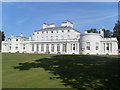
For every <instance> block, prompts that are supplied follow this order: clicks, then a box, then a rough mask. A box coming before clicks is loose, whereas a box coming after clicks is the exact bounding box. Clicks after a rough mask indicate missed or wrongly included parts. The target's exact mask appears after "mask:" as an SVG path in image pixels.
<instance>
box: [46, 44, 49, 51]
mask: <svg viewBox="0 0 120 90" xmlns="http://www.w3.org/2000/svg"><path fill="white" fill-rule="evenodd" d="M46 52H49V44H46Z"/></svg>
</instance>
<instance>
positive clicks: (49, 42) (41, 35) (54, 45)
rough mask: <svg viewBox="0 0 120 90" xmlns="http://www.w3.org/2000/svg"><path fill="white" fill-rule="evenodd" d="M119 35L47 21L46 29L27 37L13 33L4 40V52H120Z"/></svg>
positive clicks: (68, 22) (66, 23) (110, 53)
mask: <svg viewBox="0 0 120 90" xmlns="http://www.w3.org/2000/svg"><path fill="white" fill-rule="evenodd" d="M117 43H118V42H117V38H104V32H103V30H102V29H100V33H88V32H87V31H85V33H84V34H81V33H80V32H79V31H77V30H76V29H74V28H73V23H72V22H70V21H67V22H63V23H62V24H61V26H60V27H55V24H49V25H48V24H46V23H44V24H43V28H42V29H40V30H38V31H35V32H34V34H33V35H32V36H31V37H29V38H26V37H24V36H23V34H22V33H21V34H20V36H14V35H11V36H10V37H8V40H6V41H3V42H2V52H4V53H8V52H9V53H16V52H19V53H53V54H57V53H62V54H109V55H117V54H118V44H117Z"/></svg>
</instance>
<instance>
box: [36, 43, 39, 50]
mask: <svg viewBox="0 0 120 90" xmlns="http://www.w3.org/2000/svg"><path fill="white" fill-rule="evenodd" d="M36 51H37V52H38V51H39V44H36Z"/></svg>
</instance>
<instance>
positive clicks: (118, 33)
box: [113, 21, 120, 49]
mask: <svg viewBox="0 0 120 90" xmlns="http://www.w3.org/2000/svg"><path fill="white" fill-rule="evenodd" d="M113 37H117V40H118V49H120V21H118V22H117V23H116V24H115V27H114V28H113Z"/></svg>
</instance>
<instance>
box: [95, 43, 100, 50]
mask: <svg viewBox="0 0 120 90" xmlns="http://www.w3.org/2000/svg"><path fill="white" fill-rule="evenodd" d="M98 49H99V43H98V42H97V43H96V50H98Z"/></svg>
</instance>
